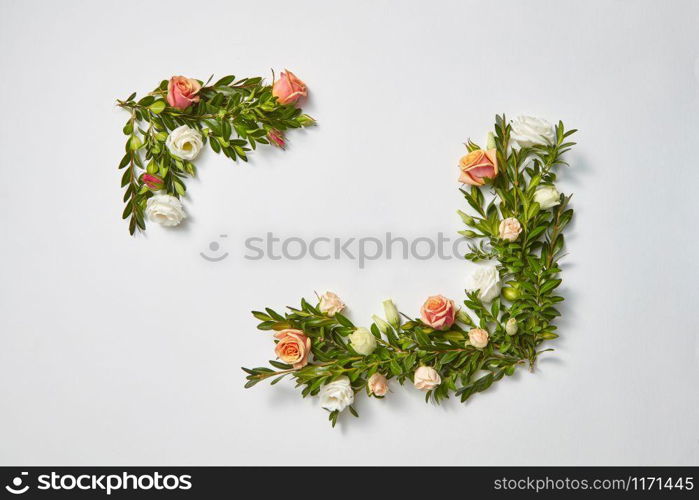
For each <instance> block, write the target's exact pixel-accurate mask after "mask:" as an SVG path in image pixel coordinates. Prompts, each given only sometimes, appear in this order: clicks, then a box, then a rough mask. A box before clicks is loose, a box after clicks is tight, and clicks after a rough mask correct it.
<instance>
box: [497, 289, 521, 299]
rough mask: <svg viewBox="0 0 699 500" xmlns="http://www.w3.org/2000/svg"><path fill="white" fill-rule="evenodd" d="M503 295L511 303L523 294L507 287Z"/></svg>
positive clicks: (503, 290)
mask: <svg viewBox="0 0 699 500" xmlns="http://www.w3.org/2000/svg"><path fill="white" fill-rule="evenodd" d="M502 295H503V296H504V297H505V298H506V299H507V300H509V301H510V302H514V301H515V300H517V299H518V298H520V296H521V295H522V293H521V292H520V291H519V290H518V289H517V288H512V287H509V286H506V287H505V288H503V289H502Z"/></svg>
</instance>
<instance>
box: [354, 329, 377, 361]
mask: <svg viewBox="0 0 699 500" xmlns="http://www.w3.org/2000/svg"><path fill="white" fill-rule="evenodd" d="M349 340H350V345H351V346H352V349H354V350H355V351H357V352H358V353H359V354H361V355H363V356H368V355H369V354H371V353H372V352H374V349H376V337H374V335H373V334H372V333H371V332H370V331H369V330H367V329H366V328H357V329H356V330H355V331H354V332H352V333H351V334H350V336H349Z"/></svg>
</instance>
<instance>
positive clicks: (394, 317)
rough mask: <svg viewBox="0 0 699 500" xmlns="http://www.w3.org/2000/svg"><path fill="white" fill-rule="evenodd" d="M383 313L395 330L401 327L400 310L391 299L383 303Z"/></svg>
mask: <svg viewBox="0 0 699 500" xmlns="http://www.w3.org/2000/svg"><path fill="white" fill-rule="evenodd" d="M383 312H384V315H385V316H386V321H388V322H389V323H390V325H391V326H392V327H393V328H396V329H397V328H398V327H399V326H400V314H399V313H398V308H396V305H395V304H394V303H393V301H392V300H391V299H388V300H384V301H383Z"/></svg>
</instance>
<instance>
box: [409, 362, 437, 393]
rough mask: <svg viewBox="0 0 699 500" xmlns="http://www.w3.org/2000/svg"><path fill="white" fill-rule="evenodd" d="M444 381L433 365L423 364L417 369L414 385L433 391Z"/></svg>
mask: <svg viewBox="0 0 699 500" xmlns="http://www.w3.org/2000/svg"><path fill="white" fill-rule="evenodd" d="M441 383H442V377H440V376H439V373H437V370H435V369H434V368H432V367H431V366H421V367H420V368H418V369H417V370H415V376H414V377H413V385H414V386H415V388H416V389H420V390H421V391H431V390H432V389H435V388H436V387H437V386H439V384H441Z"/></svg>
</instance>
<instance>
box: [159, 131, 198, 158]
mask: <svg viewBox="0 0 699 500" xmlns="http://www.w3.org/2000/svg"><path fill="white" fill-rule="evenodd" d="M165 145H166V146H167V148H168V149H169V150H170V152H171V153H172V154H173V155H175V156H177V157H179V158H182V159H183V160H189V161H191V160H194V159H195V158H196V157H197V156H199V152H200V151H201V148H202V147H203V146H204V142H203V141H202V138H201V134H200V133H199V131H198V130H195V129H193V128H189V127H188V126H187V125H182V126H180V127H177V128H176V129H175V130H173V131H172V132H170V135H168V136H167V139H166V140H165Z"/></svg>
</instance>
